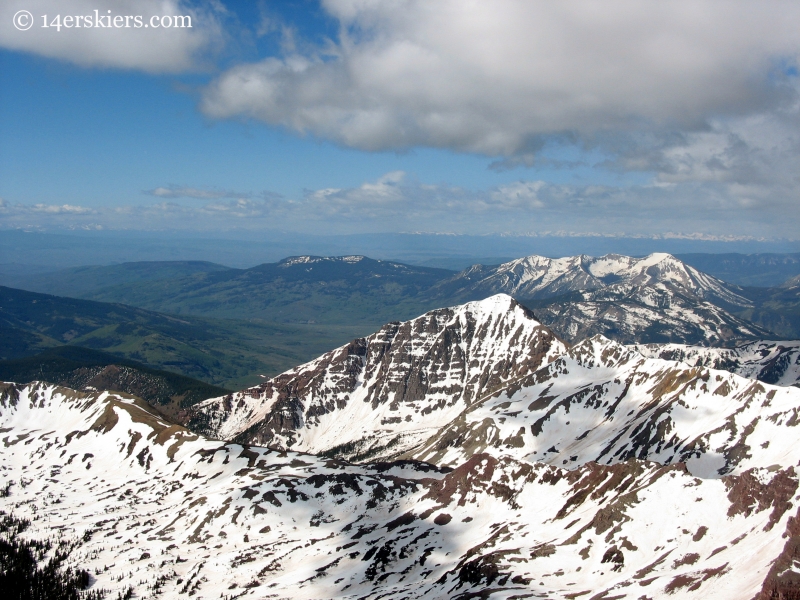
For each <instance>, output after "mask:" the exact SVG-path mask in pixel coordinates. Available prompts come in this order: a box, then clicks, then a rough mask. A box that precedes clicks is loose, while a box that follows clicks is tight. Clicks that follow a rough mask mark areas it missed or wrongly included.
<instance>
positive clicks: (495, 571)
mask: <svg viewBox="0 0 800 600" xmlns="http://www.w3.org/2000/svg"><path fill="white" fill-rule="evenodd" d="M648 268H649V267H648ZM799 367H800V365H798V346H797V342H792V343H790V342H768V341H763V340H762V341H759V342H753V343H750V344H749V345H747V346H739V347H735V348H728V349H725V348H713V349H710V348H707V347H702V346H688V345H675V344H671V345H663V346H656V345H647V346H636V345H627V346H626V345H623V344H620V343H619V342H616V341H612V340H610V339H608V338H605V337H603V336H601V335H595V336H593V337H591V338H588V339H584V340H582V341H580V342H578V343H575V344H569V343H567V342H566V341H564V340H562V339H560V338H559V336H558V335H557V334H555V333H554V332H553V331H552V330H550V329H549V328H548V327H546V326H545V325H544V324H543V323H542V322H540V321H539V320H538V319H537V314H536V313H535V312H531V311H530V310H529V309H527V308H526V307H525V306H524V305H522V304H520V303H519V302H517V301H516V300H514V299H512V298H511V297H509V296H507V295H494V296H490V297H489V298H486V299H483V300H479V301H472V302H468V303H466V304H463V305H460V306H453V307H451V308H447V309H436V310H433V311H431V312H428V313H425V314H423V315H422V316H420V317H417V318H414V319H411V320H409V321H406V322H395V323H389V324H387V325H385V326H383V327H382V328H380V329H379V330H378V331H377V332H376V333H374V334H373V335H371V336H366V337H363V338H357V339H356V340H354V341H353V342H351V343H350V344H347V345H345V346H343V347H341V348H338V349H336V350H333V351H330V352H328V353H326V354H324V355H322V356H320V357H319V358H318V359H316V360H314V361H311V362H309V363H307V364H305V365H301V366H299V367H296V368H294V369H291V370H289V371H287V372H286V373H284V374H282V375H279V376H277V377H274V378H272V379H270V380H268V381H265V382H264V383H262V384H260V385H258V386H256V387H253V388H249V389H246V390H243V391H241V392H237V393H235V394H225V395H222V396H220V397H217V398H211V399H208V400H204V401H202V402H200V403H197V404H195V405H194V406H193V407H191V409H190V413H191V416H190V417H189V418H188V420H187V421H186V422H188V423H189V424H190V427H191V428H192V429H194V430H195V431H191V430H190V429H186V428H184V427H183V426H181V425H179V424H175V423H171V422H169V421H168V420H166V419H165V418H164V417H163V416H162V415H160V414H159V413H158V412H156V411H155V410H154V409H153V408H152V407H150V406H149V405H148V404H146V403H144V402H143V401H141V400H139V399H137V398H134V397H132V396H128V395H125V394H121V393H113V392H99V391H88V390H84V391H75V390H71V389H68V388H64V387H59V386H55V385H52V384H42V383H29V384H25V385H22V384H3V385H2V391H0V441H1V442H2V443H3V457H4V460H3V463H2V465H0V478H1V479H0V491H2V493H0V510H3V511H9V513H13V514H14V515H15V516H16V517H18V518H22V519H27V522H28V523H29V525H28V528H27V529H26V530H25V532H24V536H26V539H29V540H37V539H45V538H46V537H48V536H50V535H51V534H52V532H53V531H54V530H57V531H58V532H59V533H58V535H59V538H60V539H62V540H65V547H66V548H69V551H68V556H69V560H70V564H72V565H74V567H75V568H82V569H85V570H86V572H87V573H89V574H90V576H89V581H88V584H87V585H88V586H89V589H90V590H107V592H106V593H107V595H109V596H111V597H114V596H116V595H118V594H119V595H120V596H127V597H134V596H136V597H151V596H163V597H170V598H172V597H174V598H178V597H182V596H183V595H184V594H186V595H192V596H195V597H198V598H201V597H204V598H219V597H223V598H225V597H227V598H233V597H244V598H247V597H253V598H256V597H259V598H260V597H270V596H274V597H288V598H348V599H351V598H352V599H355V598H376V599H377V598H443V599H444V598H460V599H464V600H466V599H467V598H491V599H500V598H506V599H510V598H554V599H559V600H561V599H563V600H567V599H569V600H573V599H575V598H583V597H586V598H596V599H598V600H600V599H605V600H608V599H610V598H616V599H622V598H626V599H631V600H633V599H641V598H649V599H652V600H655V599H666V598H674V597H680V598H698V599H700V598H702V599H706V598H720V599H732V600H738V599H742V600H750V599H753V598H756V599H758V600H767V599H768V598H772V599H776V598H785V599H788V598H793V597H796V596H797V595H798V593H800V576H798V574H797V572H796V570H795V568H794V565H795V564H796V561H797V560H798V555H797V548H799V547H800V529H799V528H798V526H797V523H798V522H800V513H799V512H798V509H797V507H798V506H800V493H798V492H800V489H799V488H800V478H798V473H797V471H796V467H797V464H800V450H798V449H797V446H796V444H795V443H794V435H793V433H794V429H795V428H796V427H797V426H798V425H799V424H800V418H799V417H798V415H799V414H800V386H797V385H796V384H797V372H798V368H799ZM212 436H213V437H215V438H218V439H217V440H215V439H212ZM241 442H246V443H245V444H244V445H243V444H242V443H241ZM251 442H257V443H259V444H264V445H267V446H270V448H264V447H258V446H253V445H250V443H251ZM343 459H348V460H343ZM348 461H350V462H348ZM353 461H354V462H353Z"/></svg>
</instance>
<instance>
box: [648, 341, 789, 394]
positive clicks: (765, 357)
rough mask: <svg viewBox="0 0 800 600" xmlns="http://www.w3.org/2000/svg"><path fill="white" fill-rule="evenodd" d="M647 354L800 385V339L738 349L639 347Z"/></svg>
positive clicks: (760, 378) (658, 345)
mask: <svg viewBox="0 0 800 600" xmlns="http://www.w3.org/2000/svg"><path fill="white" fill-rule="evenodd" d="M636 350H638V351H639V352H640V353H642V354H643V355H645V356H650V357H654V358H663V359H666V360H677V361H681V362H683V363H686V364H688V365H692V366H697V367H709V368H712V369H724V370H726V371H730V372H732V373H736V374H737V375H741V376H742V377H747V378H749V379H757V380H758V381H763V382H764V383H771V384H774V385H781V386H786V385H794V386H799V387H800V341H797V340H794V341H782V342H771V341H758V342H752V343H749V344H744V345H741V346H737V347H736V348H705V347H703V346H686V345H683V344H663V345H660V344H651V345H641V346H636Z"/></svg>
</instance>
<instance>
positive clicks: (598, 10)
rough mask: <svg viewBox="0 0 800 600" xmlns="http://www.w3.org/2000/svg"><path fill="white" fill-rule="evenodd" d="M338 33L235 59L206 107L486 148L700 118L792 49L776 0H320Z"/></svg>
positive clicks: (358, 135) (754, 96)
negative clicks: (255, 59)
mask: <svg viewBox="0 0 800 600" xmlns="http://www.w3.org/2000/svg"><path fill="white" fill-rule="evenodd" d="M323 6H324V8H325V9H326V10H327V11H328V13H329V14H330V15H332V16H333V17H335V18H336V19H338V20H339V22H340V24H341V32H342V33H341V37H340V39H339V40H338V42H337V43H336V44H333V45H331V46H330V47H326V48H324V49H320V50H319V51H318V52H317V53H310V52H306V53H304V54H302V55H301V54H297V53H294V54H288V55H285V56H283V57H281V58H275V57H272V58H268V59H266V60H264V61H262V62H260V63H256V64H243V65H239V66H236V67H234V68H232V69H230V70H228V71H227V72H225V73H224V74H223V75H222V76H220V77H219V78H218V79H217V80H216V81H214V82H213V83H212V84H211V85H210V86H209V87H208V89H207V90H206V93H205V95H204V98H203V101H202V109H203V110H204V111H205V112H206V113H207V114H208V115H211V116H214V117H219V118H230V117H249V118H255V119H259V120H262V121H264V122H267V123H270V124H273V125H278V126H283V127H286V128H288V129H290V130H294V131H296V132H300V133H309V134H313V135H315V136H319V137H323V138H327V139H330V140H333V141H335V142H337V143H341V144H344V145H346V146H351V147H355V148H360V149H364V150H386V149H402V148H409V147H414V146H430V147H439V148H450V149H455V150H458V151H466V152H478V153H483V154H487V155H491V156H506V157H520V156H523V157H524V156H525V155H526V154H530V153H531V152H535V151H536V150H537V149H538V148H539V147H540V145H541V143H542V138H543V137H547V136H553V135H558V136H561V135H568V136H569V135H572V136H578V138H580V137H582V138H583V139H584V140H585V141H588V142H590V143H597V140H601V139H602V138H603V136H605V135H607V134H608V133H617V134H619V133H631V132H633V133H635V132H640V131H672V130H679V131H680V130H683V131H700V130H702V129H703V128H704V127H705V125H706V123H707V122H708V120H709V119H711V118H714V117H720V116H725V115H738V114H750V113H753V112H754V111H762V110H767V109H770V108H771V107H773V106H774V105H775V103H776V102H778V101H779V100H780V98H781V89H780V88H781V86H780V85H779V84H780V82H779V80H780V79H781V76H780V69H779V68H778V67H779V65H781V64H782V65H787V64H795V63H796V59H797V57H798V55H799V54H800V28H798V27H797V26H796V23H798V22H800V4H798V3H796V2H787V1H780V0H767V1H764V2H744V1H729V0H691V1H689V0H675V1H671V2H650V1H644V0H616V1H615V2H613V3H609V2H596V1H595V0H568V1H564V2H552V1H550V0H496V1H495V2H484V3H479V2H463V1H462V0H440V1H437V2H431V1H428V0H425V1H423V0H395V1H390V2H383V1H382V2H377V1H371V0H324V1H323Z"/></svg>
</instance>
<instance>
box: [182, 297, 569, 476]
mask: <svg viewBox="0 0 800 600" xmlns="http://www.w3.org/2000/svg"><path fill="white" fill-rule="evenodd" d="M565 350H566V346H565V345H564V344H563V342H561V341H560V340H559V339H558V338H557V337H556V336H555V335H554V334H553V333H552V332H551V331H550V330H549V329H547V328H546V327H544V326H543V325H541V324H540V323H539V322H538V321H537V320H536V319H535V318H534V317H533V314H532V313H531V312H530V311H529V310H528V309H526V308H525V307H523V306H522V305H521V304H519V303H518V302H517V301H516V300H514V299H513V298H511V297H510V296H508V295H506V294H497V295H494V296H491V297H489V298H486V299H484V300H480V301H476V302H470V303H467V304H464V305H460V306H455V307H452V308H442V309H437V310H433V311H430V312H428V313H425V314H424V315H422V316H420V317H417V318H416V319H412V320H410V321H405V322H392V323H388V324H386V325H384V326H383V327H382V328H381V329H380V330H379V331H377V332H376V333H374V334H372V335H370V336H368V337H366V338H358V339H355V340H353V341H352V342H350V343H349V344H347V345H346V346H342V347H341V348H337V349H336V350H332V351H331V352H328V353H327V354H324V355H323V356H321V357H319V358H318V359H316V360H314V361H312V362H310V363H307V364H305V365H301V366H299V367H296V368H295V369H292V370H290V371H287V372H286V373H283V374H282V375H279V376H278V377H275V378H274V379H271V380H269V381H266V382H264V383H263V384H261V385H260V386H258V387H255V388H251V389H249V390H244V391H242V392H239V393H237V394H233V395H229V396H225V397H222V398H217V399H213V400H208V401H206V402H203V403H201V404H198V405H196V406H195V407H193V409H192V410H193V417H192V421H191V423H192V426H193V427H194V428H196V429H198V430H200V431H203V432H205V433H206V434H208V435H211V436H213V437H218V438H223V439H233V440H236V441H240V442H245V443H251V444H257V445H269V446H271V447H276V448H281V449H283V448H291V449H293V450H302V451H307V452H314V453H327V454H329V455H334V456H340V457H345V458H348V459H350V460H365V459H367V458H373V459H374V458H388V457H392V456H397V455H399V454H401V453H403V452H405V451H407V450H409V449H411V448H413V447H414V446H416V445H418V444H419V443H421V442H423V441H424V440H425V439H427V438H428V437H429V436H430V435H431V434H432V433H433V431H435V430H436V428H438V427H441V426H443V425H444V424H445V423H448V422H450V421H451V420H452V419H454V418H456V417H457V416H458V415H459V414H460V413H461V412H463V410H464V409H465V408H466V407H468V406H470V405H471V404H473V403H474V402H476V401H478V400H479V399H480V398H482V397H484V396H485V395H487V394H490V393H493V392H494V391H495V390H497V389H500V388H501V387H502V386H503V385H505V384H506V383H507V382H509V381H512V380H515V379H518V378H519V377H521V376H524V375H527V374H529V373H531V372H534V371H536V370H537V369H539V368H540V367H542V366H543V365H545V364H547V363H548V362H550V361H551V360H553V359H554V358H555V357H556V356H559V355H560V354H562V353H563V352H564V351H565Z"/></svg>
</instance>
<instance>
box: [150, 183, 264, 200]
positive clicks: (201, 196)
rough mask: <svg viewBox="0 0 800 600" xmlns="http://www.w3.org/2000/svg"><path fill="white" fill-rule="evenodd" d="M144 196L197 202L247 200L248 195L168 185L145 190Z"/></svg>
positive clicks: (229, 191) (230, 191)
mask: <svg viewBox="0 0 800 600" xmlns="http://www.w3.org/2000/svg"><path fill="white" fill-rule="evenodd" d="M145 194H148V195H150V196H156V197H158V198H195V199H198V200H217V199H220V198H249V197H250V194H248V193H245V192H234V191H232V190H218V189H203V188H194V187H183V186H176V185H170V186H167V187H157V188H154V189H152V190H146V191H145Z"/></svg>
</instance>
